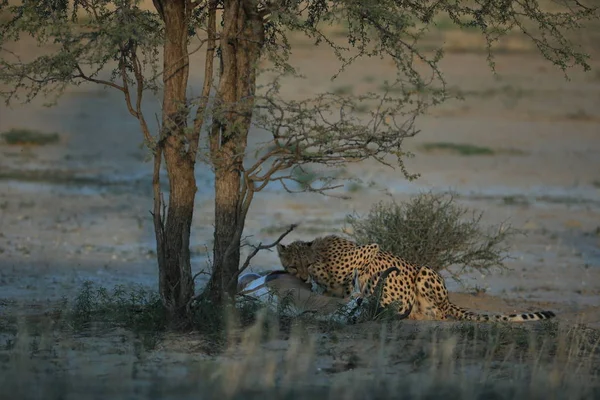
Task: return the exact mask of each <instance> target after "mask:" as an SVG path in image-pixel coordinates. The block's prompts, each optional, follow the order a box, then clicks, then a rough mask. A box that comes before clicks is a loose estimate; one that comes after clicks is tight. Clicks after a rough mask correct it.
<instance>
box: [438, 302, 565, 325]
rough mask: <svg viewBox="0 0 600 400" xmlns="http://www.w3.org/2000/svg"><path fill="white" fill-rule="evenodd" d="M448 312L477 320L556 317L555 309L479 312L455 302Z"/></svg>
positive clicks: (467, 319)
mask: <svg viewBox="0 0 600 400" xmlns="http://www.w3.org/2000/svg"><path fill="white" fill-rule="evenodd" d="M448 314H449V315H450V316H452V317H454V318H456V319H457V320H460V321H475V322H489V321H499V322H526V321H539V320H542V319H550V318H554V317H556V314H554V312H553V311H535V312H530V313H521V314H497V315H489V314H477V313H474V312H472V311H469V310H467V309H465V308H462V307H459V306H457V305H455V304H452V303H451V304H450V307H449V310H448Z"/></svg>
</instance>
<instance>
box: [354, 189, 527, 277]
mask: <svg viewBox="0 0 600 400" xmlns="http://www.w3.org/2000/svg"><path fill="white" fill-rule="evenodd" d="M481 217H482V214H481V213H476V212H472V211H469V210H468V209H467V208H463V207H461V206H459V205H457V204H456V203H455V201H454V196H453V195H452V194H451V193H444V194H433V193H422V194H419V195H416V196H413V197H412V198H411V199H410V200H409V201H407V202H405V203H396V202H395V201H392V202H391V203H385V202H379V203H377V204H375V205H374V206H373V207H372V208H371V210H370V212H369V214H367V215H366V216H364V217H360V216H358V215H348V216H347V223H348V224H349V225H350V227H351V228H352V229H349V230H347V231H349V232H350V233H349V234H348V235H349V236H350V237H351V239H353V240H355V241H356V242H358V243H360V244H368V243H377V244H379V246H380V247H381V249H382V250H383V251H388V252H390V253H393V254H395V255H397V256H400V257H402V258H403V259H405V260H406V261H408V262H411V263H415V264H418V265H427V266H429V267H431V268H433V269H435V270H438V271H440V270H444V269H447V268H448V267H450V266H452V265H458V266H461V267H462V268H461V269H460V270H459V271H458V272H451V271H449V272H450V273H451V275H452V276H453V277H454V278H455V279H457V280H458V277H459V275H460V274H461V273H462V272H464V271H465V270H466V269H467V268H469V269H471V268H472V269H475V270H488V269H489V268H492V267H502V266H503V265H504V264H503V261H504V260H505V259H506V258H507V256H506V255H505V252H506V250H507V248H506V245H505V244H504V243H505V241H506V239H507V238H508V237H510V236H511V235H513V234H516V233H517V232H518V231H516V230H514V229H512V228H510V227H506V226H504V225H501V226H499V227H497V228H494V229H490V230H489V231H484V230H483V229H482V227H481V225H480V221H481Z"/></svg>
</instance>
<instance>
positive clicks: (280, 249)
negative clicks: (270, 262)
mask: <svg viewBox="0 0 600 400" xmlns="http://www.w3.org/2000/svg"><path fill="white" fill-rule="evenodd" d="M284 250H285V246H284V245H282V244H281V243H277V252H278V253H281V252H282V251H284Z"/></svg>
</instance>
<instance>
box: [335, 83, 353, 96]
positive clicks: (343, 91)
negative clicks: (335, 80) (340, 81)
mask: <svg viewBox="0 0 600 400" xmlns="http://www.w3.org/2000/svg"><path fill="white" fill-rule="evenodd" d="M352 90H353V88H352V86H351V85H343V86H338V87H335V88H333V90H332V93H333V94H337V95H339V96H348V95H350V94H352Z"/></svg>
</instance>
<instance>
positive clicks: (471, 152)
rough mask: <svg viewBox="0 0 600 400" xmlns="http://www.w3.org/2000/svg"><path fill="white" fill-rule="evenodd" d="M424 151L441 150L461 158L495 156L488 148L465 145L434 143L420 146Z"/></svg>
mask: <svg viewBox="0 0 600 400" xmlns="http://www.w3.org/2000/svg"><path fill="white" fill-rule="evenodd" d="M421 148H422V149H423V150H425V151H435V150H443V151H449V152H452V153H456V154H460V155H461V156H482V155H483V156H490V155H493V154H495V151H494V150H492V149H490V148H489V147H481V146H475V145H472V144H466V143H449V142H436V143H425V144H423V145H422V146H421Z"/></svg>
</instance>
